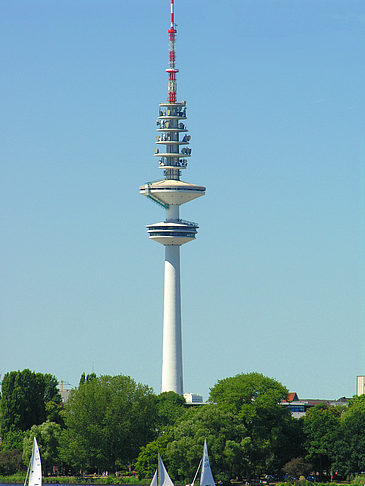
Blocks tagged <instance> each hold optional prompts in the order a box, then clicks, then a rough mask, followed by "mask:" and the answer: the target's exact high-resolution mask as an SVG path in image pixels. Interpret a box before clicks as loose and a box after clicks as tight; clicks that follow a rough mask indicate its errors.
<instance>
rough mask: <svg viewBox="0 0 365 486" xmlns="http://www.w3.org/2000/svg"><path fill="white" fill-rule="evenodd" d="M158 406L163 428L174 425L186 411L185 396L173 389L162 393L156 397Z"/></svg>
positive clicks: (160, 423) (160, 424) (159, 418)
mask: <svg viewBox="0 0 365 486" xmlns="http://www.w3.org/2000/svg"><path fill="white" fill-rule="evenodd" d="M156 406H157V416H158V423H159V426H160V428H161V429H163V428H164V427H166V426H167V425H173V424H174V423H175V422H176V421H177V420H178V419H179V418H180V417H181V416H182V415H184V413H185V411H186V408H185V399H184V397H182V396H181V395H178V394H177V393H175V392H173V391H170V392H164V393H160V395H158V396H157V397H156Z"/></svg>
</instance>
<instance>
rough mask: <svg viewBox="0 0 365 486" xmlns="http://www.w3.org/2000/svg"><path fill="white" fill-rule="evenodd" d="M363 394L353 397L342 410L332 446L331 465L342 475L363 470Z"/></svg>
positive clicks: (364, 462)
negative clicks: (346, 407)
mask: <svg viewBox="0 0 365 486" xmlns="http://www.w3.org/2000/svg"><path fill="white" fill-rule="evenodd" d="M364 430H365V395H361V396H359V397H354V398H352V399H351V401H350V403H349V407H348V409H345V411H342V415H341V419H340V427H339V430H338V433H337V440H336V441H335V443H334V446H333V459H334V462H333V466H334V468H336V470H338V471H339V472H340V473H341V474H343V475H350V474H355V473H360V472H362V471H364V465H365V435H364Z"/></svg>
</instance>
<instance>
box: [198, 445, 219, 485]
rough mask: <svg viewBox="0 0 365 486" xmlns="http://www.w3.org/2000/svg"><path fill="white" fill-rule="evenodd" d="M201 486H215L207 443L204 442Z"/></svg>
mask: <svg viewBox="0 0 365 486" xmlns="http://www.w3.org/2000/svg"><path fill="white" fill-rule="evenodd" d="M200 486H215V483H214V478H213V474H212V470H211V469H210V464H209V456H208V447H207V441H206V440H205V441H204V450H203V459H202V470H201V473H200Z"/></svg>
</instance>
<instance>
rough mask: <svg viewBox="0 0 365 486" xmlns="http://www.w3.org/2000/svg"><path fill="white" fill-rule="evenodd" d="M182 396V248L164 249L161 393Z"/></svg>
mask: <svg viewBox="0 0 365 486" xmlns="http://www.w3.org/2000/svg"><path fill="white" fill-rule="evenodd" d="M166 391H174V392H175V393H178V394H180V395H182V394H183V370H182V339H181V296H180V246H175V245H166V246H165V283H164V320H163V350H162V392H166Z"/></svg>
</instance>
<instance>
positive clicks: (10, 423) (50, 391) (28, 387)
mask: <svg viewBox="0 0 365 486" xmlns="http://www.w3.org/2000/svg"><path fill="white" fill-rule="evenodd" d="M57 384H58V382H57V378H55V377H54V376H52V375H50V374H43V373H35V372H33V371H30V370H28V369H25V370H23V371H11V372H9V373H6V374H5V376H4V379H3V383H2V394H1V400H0V425H1V435H2V437H3V439H4V440H5V442H6V437H7V434H8V433H9V432H10V431H11V430H15V431H17V430H20V431H25V430H28V429H30V428H31V427H32V425H34V424H36V425H38V424H41V423H42V422H44V421H45V420H46V418H47V411H46V404H47V403H49V402H54V403H56V404H60V403H61V395H60V393H59V391H58V388H57Z"/></svg>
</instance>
